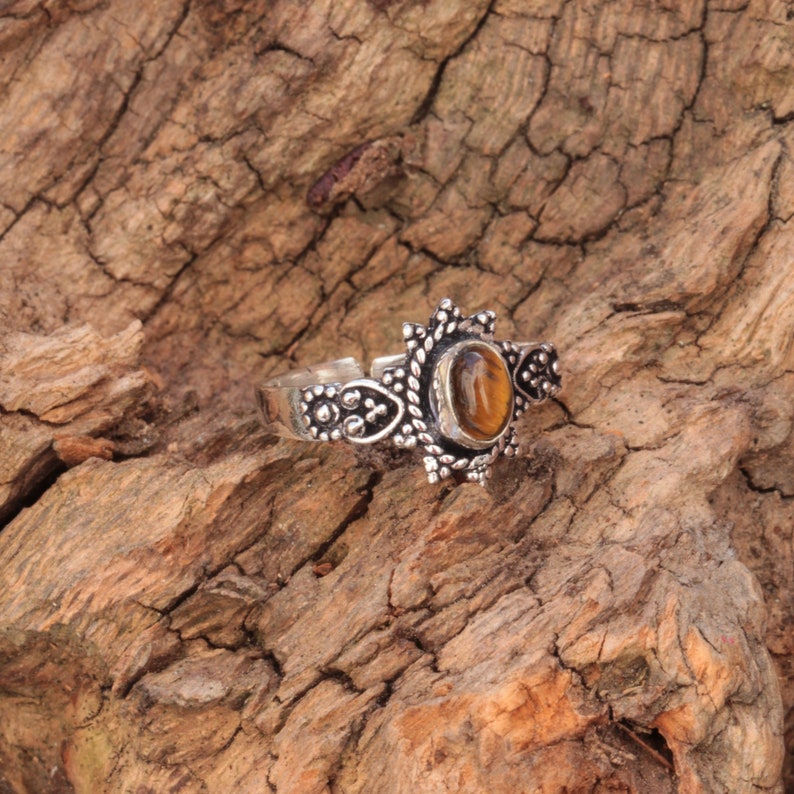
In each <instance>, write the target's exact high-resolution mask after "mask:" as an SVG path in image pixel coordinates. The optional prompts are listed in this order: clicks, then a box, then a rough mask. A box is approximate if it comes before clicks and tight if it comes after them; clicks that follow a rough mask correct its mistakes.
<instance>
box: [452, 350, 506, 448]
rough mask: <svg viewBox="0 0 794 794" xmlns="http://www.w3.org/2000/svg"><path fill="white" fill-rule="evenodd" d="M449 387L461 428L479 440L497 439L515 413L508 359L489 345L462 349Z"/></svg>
mask: <svg viewBox="0 0 794 794" xmlns="http://www.w3.org/2000/svg"><path fill="white" fill-rule="evenodd" d="M449 388H450V396H451V398H452V410H453V412H454V414H455V419H456V420H457V422H458V425H459V427H460V429H461V430H462V431H463V432H464V433H465V434H466V435H467V436H470V437H471V438H473V439H475V440H477V441H480V442H489V441H496V439H498V438H499V436H501V434H502V433H503V432H504V431H505V428H506V427H507V425H508V424H509V422H510V418H511V416H512V414H513V384H512V382H511V380H510V373H509V372H508V371H507V366H506V364H505V362H504V359H503V358H502V357H501V356H500V355H499V354H498V353H497V352H496V351H495V350H494V349H493V348H491V347H490V346H489V345H485V344H473V345H471V346H469V347H467V348H465V349H464V350H461V351H460V352H459V353H458V355H457V357H456V358H455V360H454V361H453V362H452V366H451V367H450V370H449Z"/></svg>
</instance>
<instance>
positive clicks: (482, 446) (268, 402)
mask: <svg viewBox="0 0 794 794" xmlns="http://www.w3.org/2000/svg"><path fill="white" fill-rule="evenodd" d="M495 321H496V315H495V314H494V312H492V311H488V310H485V311H479V312H477V313H476V314H472V315H471V316H470V317H464V316H463V314H462V313H461V310H460V309H459V308H458V307H457V306H456V305H455V304H454V303H453V302H452V301H451V300H450V299H449V298H444V299H443V300H442V301H441V302H440V303H439V304H438V306H437V307H436V309H435V311H434V312H433V314H432V315H431V316H430V322H429V323H428V324H427V326H424V325H420V324H418V323H403V337H404V338H405V352H404V353H399V354H397V355H394V356H383V357H381V358H376V359H375V360H374V361H373V362H372V367H371V369H370V375H369V376H366V375H365V374H364V370H363V369H362V367H361V365H360V364H359V363H358V362H357V361H356V360H355V359H353V358H343V359H339V360H337V361H331V362H328V363H325V364H318V365H316V366H312V367H307V368H305V369H301V370H294V371H292V372H289V373H287V374H285V375H280V376H277V377H275V378H271V379H270V380H268V381H266V382H265V383H263V384H262V385H261V386H259V388H258V389H257V392H256V396H257V402H258V403H259V407H260V409H261V411H262V417H263V420H264V423H265V426H266V428H267V429H268V430H269V431H270V432H272V433H275V434H276V435H280V436H286V437H288V438H295V439H300V440H302V441H339V440H344V441H349V442H351V443H353V444H373V443H375V442H378V441H385V440H387V439H388V440H390V441H391V442H392V443H393V444H395V445H396V446H397V447H401V448H404V449H414V448H419V449H421V450H423V451H424V465H425V470H426V471H427V478H428V480H430V482H431V483H434V482H438V480H440V479H443V478H445V477H453V476H455V474H456V473H457V474H458V476H460V478H461V479H465V480H469V481H471V482H477V483H480V484H484V483H485V481H486V480H487V478H488V477H490V470H491V464H492V463H493V462H494V460H495V459H496V458H497V457H498V456H499V455H500V454H504V455H508V456H511V455H515V453H516V452H517V450H518V440H517V437H516V431H515V427H514V423H515V420H516V419H518V417H519V416H521V414H522V413H524V411H526V410H527V408H529V407H530V406H531V405H534V404H536V403H540V402H543V401H544V400H546V399H547V398H549V397H553V396H554V395H555V394H557V392H559V390H560V369H559V361H558V358H557V352H556V350H555V348H554V345H552V344H551V343H549V342H522V343H516V342H510V341H503V342H495V341H494V339H493V330H494V323H495Z"/></svg>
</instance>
